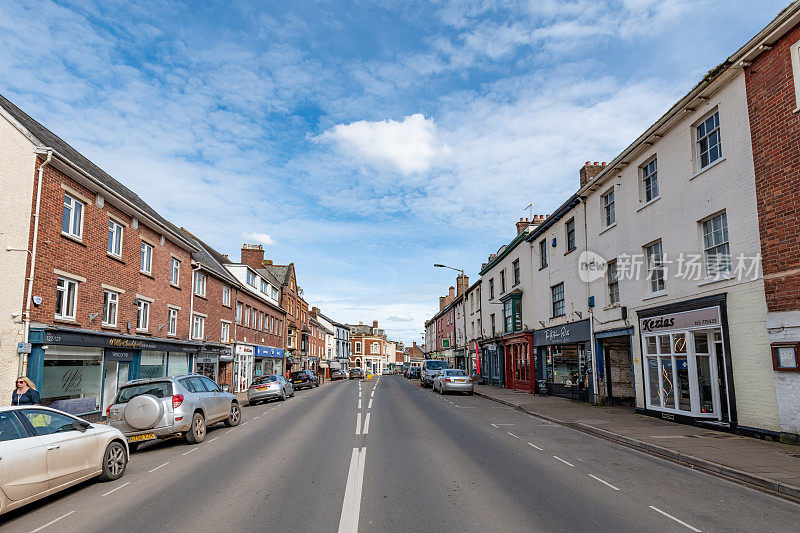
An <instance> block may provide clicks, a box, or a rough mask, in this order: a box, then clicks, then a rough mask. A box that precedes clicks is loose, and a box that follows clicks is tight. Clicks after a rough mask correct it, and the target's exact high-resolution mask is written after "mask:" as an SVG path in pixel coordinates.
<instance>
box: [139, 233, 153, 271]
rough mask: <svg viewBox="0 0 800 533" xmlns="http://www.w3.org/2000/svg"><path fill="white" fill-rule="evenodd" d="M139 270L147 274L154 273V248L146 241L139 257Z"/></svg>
mask: <svg viewBox="0 0 800 533" xmlns="http://www.w3.org/2000/svg"><path fill="white" fill-rule="evenodd" d="M139 270H140V271H141V272H144V273H145V274H152V273H153V246H152V245H150V244H148V243H146V242H144V241H142V248H141V253H140V255H139Z"/></svg>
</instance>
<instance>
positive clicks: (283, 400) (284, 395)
mask: <svg viewBox="0 0 800 533" xmlns="http://www.w3.org/2000/svg"><path fill="white" fill-rule="evenodd" d="M278 399H279V400H280V401H282V402H285V401H286V390H285V389H284V390H282V391H281V395H280V396H278Z"/></svg>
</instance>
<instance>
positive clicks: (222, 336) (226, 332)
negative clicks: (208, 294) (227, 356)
mask: <svg viewBox="0 0 800 533" xmlns="http://www.w3.org/2000/svg"><path fill="white" fill-rule="evenodd" d="M230 338H231V325H230V324H229V323H227V322H225V321H224V320H223V321H222V324H221V326H220V328H219V342H228V341H229V340H230Z"/></svg>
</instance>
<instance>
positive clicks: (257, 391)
mask: <svg viewBox="0 0 800 533" xmlns="http://www.w3.org/2000/svg"><path fill="white" fill-rule="evenodd" d="M289 396H294V388H293V387H292V384H291V383H289V382H288V381H287V380H286V378H285V377H283V376H279V375H277V374H273V375H271V376H264V377H260V378H258V379H257V380H255V381H254V382H253V384H252V385H250V388H248V389H247V403H248V404H250V405H255V404H256V403H258V402H264V401H267V400H275V399H278V400H281V401H283V400H285V399H286V398H287V397H289Z"/></svg>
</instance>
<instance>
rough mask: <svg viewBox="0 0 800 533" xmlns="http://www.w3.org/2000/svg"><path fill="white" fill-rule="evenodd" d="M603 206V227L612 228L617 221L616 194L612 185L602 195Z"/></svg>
mask: <svg viewBox="0 0 800 533" xmlns="http://www.w3.org/2000/svg"><path fill="white" fill-rule="evenodd" d="M600 202H601V204H602V207H603V227H604V228H610V227H611V226H613V225H614V224H616V223H617V209H616V194H615V193H614V187H611V189H609V190H608V191H606V193H605V194H604V195H602V196H601V197H600Z"/></svg>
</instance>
